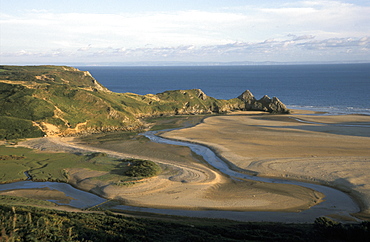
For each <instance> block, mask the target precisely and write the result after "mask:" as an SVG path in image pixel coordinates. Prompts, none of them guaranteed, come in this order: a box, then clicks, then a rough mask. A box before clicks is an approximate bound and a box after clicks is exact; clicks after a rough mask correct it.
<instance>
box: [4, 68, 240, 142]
mask: <svg viewBox="0 0 370 242" xmlns="http://www.w3.org/2000/svg"><path fill="white" fill-rule="evenodd" d="M243 107H244V102H243V101H242V100H240V99H237V98H235V99H231V100H218V99H215V98H212V97H208V96H207V95H206V94H204V93H203V92H202V91H201V90H199V89H192V90H176V91H166V92H163V93H159V94H156V95H153V94H148V95H137V94H133V93H114V92H111V91H109V90H108V89H107V88H105V87H104V86H102V85H101V84H100V83H99V82H98V81H96V80H95V79H94V78H93V77H92V76H91V75H90V73H89V72H86V71H80V70H78V69H76V68H73V67H66V66H0V139H16V138H24V137H26V138H28V137H40V136H43V135H55V134H58V135H69V134H76V133H86V132H88V133H92V132H101V131H114V130H137V129H141V128H143V127H144V126H145V123H144V122H143V118H145V117H153V116H163V115H176V114H200V113H220V112H227V111H231V110H239V109H243Z"/></svg>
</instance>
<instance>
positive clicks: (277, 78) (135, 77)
mask: <svg viewBox="0 0 370 242" xmlns="http://www.w3.org/2000/svg"><path fill="white" fill-rule="evenodd" d="M76 67H77V68H78V69H80V70H83V71H89V72H90V73H91V74H92V76H93V77H94V78H95V79H96V80H97V81H98V82H100V83H101V84H103V85H104V86H105V87H107V88H108V89H109V90H111V91H113V92H118V93H126V92H130V93H136V94H141V95H144V94H149V93H150V94H156V93H161V92H164V91H168V90H186V89H194V88H199V89H201V90H203V91H204V92H205V93H206V94H207V95H208V96H211V97H214V98H217V99H231V98H236V97H238V96H239V95H240V94H242V93H243V92H244V91H245V90H250V91H251V92H252V93H253V94H254V96H255V97H256V98H257V99H260V98H262V97H263V96H264V95H268V96H269V97H274V96H275V97H278V98H279V99H280V100H281V101H282V102H283V103H284V104H285V105H287V107H288V108H290V109H307V110H314V111H321V112H326V113H328V114H364V115H370V63H359V64H315V65H314V64H302V65H241V66H234V65H230V66H227V65H225V66H220V65H217V66H76Z"/></svg>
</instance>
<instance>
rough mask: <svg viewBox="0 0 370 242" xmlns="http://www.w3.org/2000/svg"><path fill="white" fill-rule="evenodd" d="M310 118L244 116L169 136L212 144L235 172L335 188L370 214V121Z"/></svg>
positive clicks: (206, 122) (220, 118)
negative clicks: (303, 181)
mask: <svg viewBox="0 0 370 242" xmlns="http://www.w3.org/2000/svg"><path fill="white" fill-rule="evenodd" d="M304 113H305V112H304V111H298V110H297V111H295V112H294V113H293V114H291V115H268V114H262V113H260V114H259V113H253V114H251V113H249V112H238V113H234V114H233V115H227V116H216V117H209V118H207V119H205V120H204V122H203V123H201V124H199V125H197V126H194V127H192V128H187V129H181V130H174V131H171V132H167V133H164V134H163V136H164V137H167V138H173V139H180V140H185V141H190V142H196V143H202V144H204V145H207V146H209V147H211V148H213V149H214V150H215V151H216V152H217V153H219V154H220V155H221V156H222V157H224V158H225V159H226V160H228V161H229V162H230V163H231V164H232V165H233V166H234V168H235V169H240V170H245V171H251V172H255V173H257V174H258V175H259V176H271V177H284V178H290V179H300V180H307V181H312V182H320V183H323V184H328V185H331V186H334V187H336V188H339V189H340V190H343V191H347V192H349V193H350V194H351V195H352V196H354V197H355V198H357V199H358V200H359V201H361V203H362V204H361V205H362V210H363V213H364V214H369V213H370V210H369V207H370V176H369V175H368V174H370V116H363V115H338V116H313V115H304ZM297 119H299V120H297Z"/></svg>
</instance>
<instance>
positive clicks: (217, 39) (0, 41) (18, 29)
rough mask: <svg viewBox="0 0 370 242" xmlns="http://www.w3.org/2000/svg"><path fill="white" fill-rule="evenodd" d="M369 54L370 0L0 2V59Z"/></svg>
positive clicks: (297, 58)
mask: <svg viewBox="0 0 370 242" xmlns="http://www.w3.org/2000/svg"><path fill="white" fill-rule="evenodd" d="M147 61H153V62H171V61H185V62H231V61H254V62H260V61H278V62H302V61H314V62H322V61H337V62H348V61H367V62H370V1H368V0H366V1H332V0H324V1H318V0H308V1H294V0H290V1H289V0H288V1H286V0H275V1H254V0H252V1H246V0H244V1H242V0H224V1H222V0H213V1H204V0H197V1H194V0H187V1H176V0H172V1H166V0H159V1H149V0H144V1H140V0H136V1H124V0H123V1H122V0H121V1H119V0H106V1H103V0H100V1H96V0H89V1H87V0H86V1H81V0H74V1H70V0H63V1H52V0H32V1H27V0H12V1H8V0H0V63H1V64H40V63H43V64H45V63H50V64H54V63H59V64H63V63H64V64H68V63H87V64H89V63H90V64H102V63H115V62H116V63H119V62H122V63H123V62H147Z"/></svg>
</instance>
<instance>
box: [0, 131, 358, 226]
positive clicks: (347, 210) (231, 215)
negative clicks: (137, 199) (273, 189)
mask: <svg viewBox="0 0 370 242" xmlns="http://www.w3.org/2000/svg"><path fill="white" fill-rule="evenodd" d="M144 135H145V136H146V137H147V138H149V139H150V140H151V141H152V142H157V143H165V144H172V145H181V146H187V147H189V148H190V149H191V150H192V151H193V152H195V153H196V154H198V155H201V156H203V158H204V160H206V161H207V162H208V163H209V164H210V165H212V166H213V167H214V168H216V169H218V170H219V171H221V172H223V173H224V174H226V175H229V176H230V177H232V178H234V179H239V178H242V179H249V180H253V181H260V182H268V183H283V184H291V185H298V186H302V187H307V188H310V189H313V190H315V191H318V192H321V193H323V194H324V195H325V198H324V200H325V201H323V202H321V203H319V204H317V205H315V206H313V207H311V208H310V209H307V210H304V211H301V212H259V211H253V212H238V211H220V210H207V211H193V210H177V209H155V208H145V207H133V206H125V205H116V206H113V207H111V208H112V209H120V210H126V211H137V212H148V213H157V214H166V215H177V216H189V217H200V218H218V219H231V220H236V221H250V222H262V221H265V222H286V223H312V222H313V221H314V220H315V218H317V217H320V216H328V215H336V216H344V217H352V216H351V215H350V214H351V213H356V212H359V211H360V208H359V206H358V205H357V204H356V203H355V202H354V200H353V199H352V198H351V197H350V196H349V195H347V194H346V193H344V192H342V191H339V190H336V189H334V188H331V187H327V186H322V185H318V184H312V183H305V182H300V181H294V180H285V179H275V178H264V177H258V176H251V175H247V174H244V173H239V172H236V171H233V170H231V169H230V168H229V167H228V165H227V164H226V163H225V162H224V161H223V160H222V159H220V158H219V157H218V156H217V155H216V154H215V153H214V152H213V151H212V150H211V149H209V148H208V147H206V146H203V145H199V144H195V143H189V142H184V141H177V140H171V139H166V138H163V137H160V136H157V135H156V132H152V131H149V132H146V133H145V134H144ZM45 187H47V188H49V189H53V190H59V191H62V192H64V193H65V195H66V196H68V197H70V198H71V200H70V202H69V203H65V202H60V201H52V202H55V203H57V204H59V205H69V206H72V207H76V208H82V209H86V208H89V207H92V206H96V205H99V204H101V203H103V202H105V201H106V199H103V198H101V197H99V196H97V195H94V194H92V193H88V192H85V191H81V190H78V189H76V188H74V187H72V186H71V185H69V184H65V183H57V182H33V181H21V182H15V183H10V184H2V185H0V191H3V190H15V189H32V188H45ZM352 218H353V217H352Z"/></svg>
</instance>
